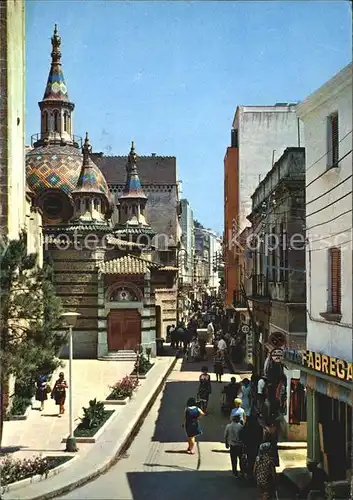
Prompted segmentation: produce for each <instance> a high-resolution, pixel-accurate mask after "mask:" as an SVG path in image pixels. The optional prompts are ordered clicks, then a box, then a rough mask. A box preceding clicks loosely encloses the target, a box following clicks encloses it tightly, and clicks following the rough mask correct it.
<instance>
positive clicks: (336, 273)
mask: <svg viewBox="0 0 353 500" xmlns="http://www.w3.org/2000/svg"><path fill="white" fill-rule="evenodd" d="M330 312H332V313H334V314H340V313H341V249H340V248H331V311H330Z"/></svg>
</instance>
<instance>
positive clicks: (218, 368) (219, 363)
mask: <svg viewBox="0 0 353 500" xmlns="http://www.w3.org/2000/svg"><path fill="white" fill-rule="evenodd" d="M223 363H224V357H223V353H222V351H220V350H217V352H216V354H215V356H214V358H213V366H214V371H215V374H216V380H217V382H222V376H223Z"/></svg>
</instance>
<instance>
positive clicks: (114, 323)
mask: <svg viewBox="0 0 353 500" xmlns="http://www.w3.org/2000/svg"><path fill="white" fill-rule="evenodd" d="M140 343H141V316H140V313H139V312H138V310H137V309H112V310H111V311H110V313H109V316H108V351H109V352H114V351H121V350H129V351H132V350H134V349H135V347H136V346H137V345H138V344H140Z"/></svg>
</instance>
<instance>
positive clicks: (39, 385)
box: [36, 375, 51, 411]
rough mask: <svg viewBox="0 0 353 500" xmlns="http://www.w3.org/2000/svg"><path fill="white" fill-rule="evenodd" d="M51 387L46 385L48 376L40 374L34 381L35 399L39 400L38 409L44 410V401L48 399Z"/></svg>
mask: <svg viewBox="0 0 353 500" xmlns="http://www.w3.org/2000/svg"><path fill="white" fill-rule="evenodd" d="M50 392H51V389H50V387H49V385H48V377H47V376H46V375H40V376H39V377H38V380H37V382H36V401H40V408H39V411H43V410H44V401H46V400H47V399H48V393H50Z"/></svg>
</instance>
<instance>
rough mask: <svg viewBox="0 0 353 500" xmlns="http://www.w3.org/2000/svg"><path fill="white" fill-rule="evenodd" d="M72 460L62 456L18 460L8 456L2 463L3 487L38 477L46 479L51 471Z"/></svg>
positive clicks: (0, 469)
mask: <svg viewBox="0 0 353 500" xmlns="http://www.w3.org/2000/svg"><path fill="white" fill-rule="evenodd" d="M72 458H73V457H72V456H69V455H66V456H62V455H61V456H50V457H40V456H37V457H32V458H24V459H16V458H13V457H10V456H8V455H7V456H5V457H4V458H3V459H2V460H1V461H0V474H1V486H2V487H4V486H8V485H10V484H13V483H15V482H17V481H21V480H23V479H28V478H31V477H33V476H37V475H38V476H45V478H46V477H47V476H48V473H49V471H50V470H52V469H55V468H56V467H59V465H62V464H64V463H65V462H67V461H68V460H71V459H72Z"/></svg>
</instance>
